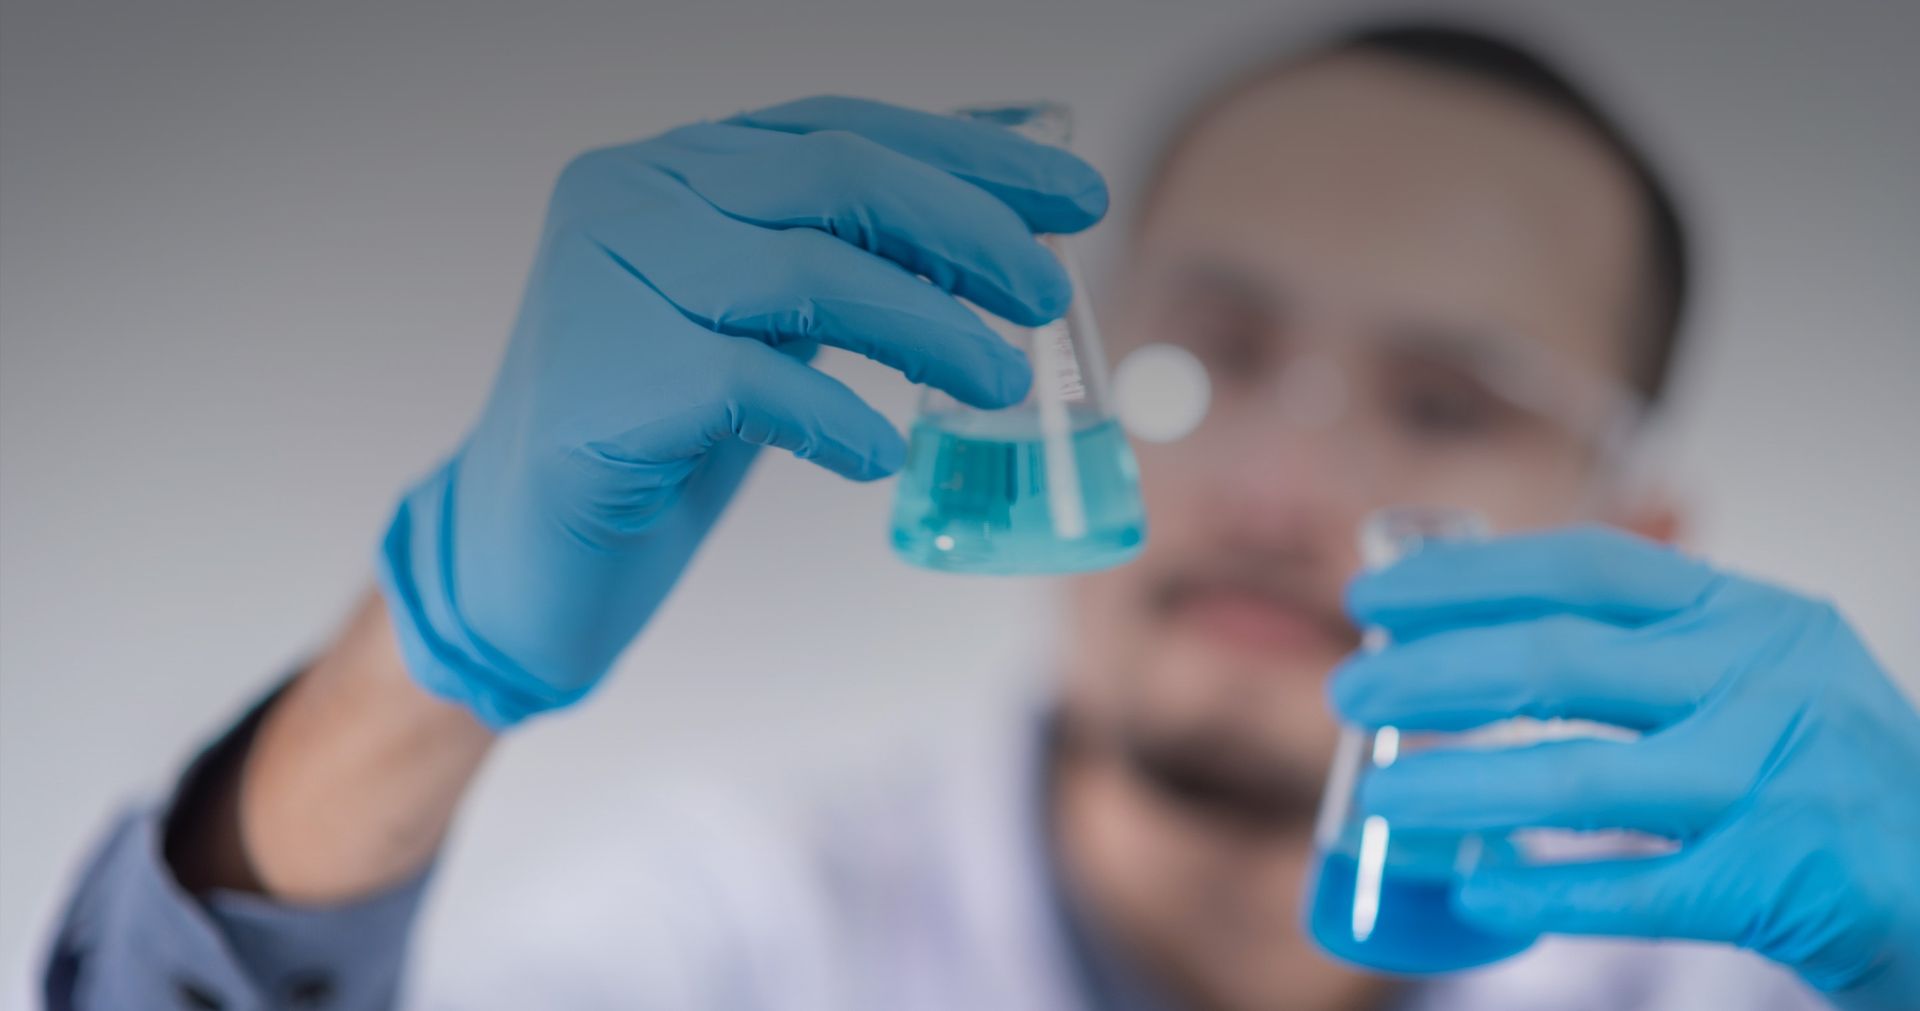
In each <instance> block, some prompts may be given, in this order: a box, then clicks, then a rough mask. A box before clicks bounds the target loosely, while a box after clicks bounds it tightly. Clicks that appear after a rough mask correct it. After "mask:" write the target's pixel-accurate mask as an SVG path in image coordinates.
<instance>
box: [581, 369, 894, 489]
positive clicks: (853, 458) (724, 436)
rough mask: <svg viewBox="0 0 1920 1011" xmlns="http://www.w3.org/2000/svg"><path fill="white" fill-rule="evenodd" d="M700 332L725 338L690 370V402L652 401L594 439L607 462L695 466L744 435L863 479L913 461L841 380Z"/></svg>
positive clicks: (685, 395)
mask: <svg viewBox="0 0 1920 1011" xmlns="http://www.w3.org/2000/svg"><path fill="white" fill-rule="evenodd" d="M695 339H699V340H712V341H713V342H715V343H716V344H717V345H718V348H717V349H716V350H715V351H714V352H713V353H712V355H711V360H710V367H704V368H703V369H702V371H701V374H700V375H699V376H697V377H688V379H687V380H686V382H687V383H688V385H689V387H690V388H688V389H684V390H682V391H681V398H680V399H681V403H682V405H683V406H682V408H681V409H678V410H673V411H669V412H664V413H663V412H662V411H661V409H660V407H659V406H658V405H647V406H646V407H645V409H644V412H643V414H642V415H641V416H640V417H638V418H637V419H636V424H634V426H633V427H632V428H630V429H628V430H626V431H624V432H621V433H619V434H617V435H613V436H608V437H603V438H600V439H598V440H596V441H595V443H594V444H593V446H592V447H591V449H592V451H593V452H595V453H596V454H598V455H599V456H600V457H601V458H602V462H603V463H607V464H611V465H621V464H630V465H632V466H635V467H637V468H643V469H646V470H648V471H658V470H659V469H660V468H661V467H662V466H663V465H666V464H664V463H663V460H666V461H678V465H680V466H683V467H689V468H690V467H693V466H697V465H698V463H697V461H698V460H699V459H700V458H701V457H702V454H703V453H704V451H705V450H708V449H711V448H712V447H715V446H717V445H720V444H722V443H725V442H728V441H731V440H733V439H736V438H737V439H739V440H742V441H744V442H748V443H753V444H755V445H760V446H775V447H778V448H780V449H784V450H787V451H788V452H790V453H792V454H793V455H795V456H797V457H800V458H801V459H803V460H811V461H813V462H815V463H817V464H819V465H821V466H822V467H825V468H827V469H828V470H831V471H833V472H834V473H836V474H840V475H842V476H844V477H849V478H852V479H854V480H856V481H869V480H872V479H874V478H879V477H885V476H886V475H888V474H891V473H893V472H894V471H896V470H899V469H900V465H901V463H902V462H904V461H905V459H906V443H905V441H904V440H902V439H901V438H900V433H899V432H897V431H895V430H894V428H893V425H892V424H890V423H889V422H888V421H887V419H886V418H885V417H883V416H882V415H881V414H880V413H879V412H878V411H875V410H874V409H873V408H872V407H869V406H868V405H867V403H866V402H865V401H863V400H861V399H860V397H859V396H858V395H857V394H855V393H854V392H853V391H852V390H850V389H848V388H847V387H846V385H845V384H843V383H841V382H840V381H839V380H837V379H835V378H833V377H832V376H829V375H827V374H826V373H824V372H821V371H820V370H818V369H816V368H814V367H812V366H811V365H807V364H805V363H803V362H797V361H795V360H793V358H792V357H791V356H788V355H785V354H782V353H781V352H780V351H779V350H777V349H775V348H772V347H769V346H767V345H766V344H763V343H761V342H759V341H756V340H752V339H750V338H744V337H722V336H717V335H705V334H700V335H696V337H695ZM743 466H744V465H743Z"/></svg>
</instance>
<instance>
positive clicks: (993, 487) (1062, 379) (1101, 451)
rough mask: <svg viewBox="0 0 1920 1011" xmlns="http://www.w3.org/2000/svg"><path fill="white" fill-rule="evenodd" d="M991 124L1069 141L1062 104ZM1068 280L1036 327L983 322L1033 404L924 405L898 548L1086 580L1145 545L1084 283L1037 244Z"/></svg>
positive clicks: (1005, 114) (991, 116)
mask: <svg viewBox="0 0 1920 1011" xmlns="http://www.w3.org/2000/svg"><path fill="white" fill-rule="evenodd" d="M955 115H960V116H967V117H971V118H975V119H981V120H986V121H989V122H993V123H997V124H999V125H1001V126H1005V127H1007V128H1008V129H1011V130H1015V131H1017V132H1019V133H1021V134H1023V135H1025V136H1027V137H1029V138H1030V139H1033V140H1036V141H1039V142H1041V143H1046V144H1055V145H1058V146H1065V145H1066V143H1067V139H1068V134H1069V130H1070V128H1069V119H1068V114H1067V109H1066V107H1065V106H1063V105H1059V104H1057V103H1044V102H1043V103H1033V104H1024V105H1014V106H979V107H973V108H967V109H962V110H959V111H958V112H956V113H955ZM1040 241H1041V242H1043V243H1045V244H1046V246H1047V247H1048V249H1050V250H1051V251H1052V252H1053V254H1054V255H1055V256H1056V257H1058V258H1059V260H1060V262H1061V264H1062V265H1063V266H1064V267H1065V268H1066V270H1067V276H1068V278H1069V279H1070V280H1071V281H1072V282H1073V291H1074V295H1073V304H1072V306H1071V307H1070V308H1069V309H1068V310H1067V313H1066V315H1065V316H1063V317H1062V318H1060V319H1058V320H1055V321H1054V322H1052V323H1049V324H1047V325H1046V326H1043V327H1038V328H1027V327H1019V326H1014V325H1013V324H1010V323H1007V322H1006V321H1005V320H1001V319H998V318H996V317H993V316H990V315H986V314H984V313H983V314H982V315H983V316H984V317H985V319H986V321H987V323H988V325H990V326H992V327H993V328H994V329H995V330H996V331H998V332H999V333H1000V334H1001V336H1003V337H1005V338H1006V339H1007V341H1008V342H1009V343H1011V344H1013V345H1014V346H1015V347H1017V348H1020V349H1021V350H1023V351H1025V352H1027V354H1028V356H1029V358H1030V359H1031V361H1032V363H1033V387H1032V389H1031V390H1030V391H1029V392H1028V394H1027V397H1026V399H1025V400H1024V401H1022V402H1021V403H1019V404H1016V405H1014V406H1012V407H1007V408H1003V409H1000V410H992V411H988V410H981V409H980V408H976V407H969V406H967V405H965V404H962V403H960V402H959V401H956V400H954V399H953V398H952V397H949V396H946V395H945V394H943V393H940V392H939V391H937V390H933V389H929V390H927V391H926V392H925V393H924V394H923V395H922V397H921V401H920V413H919V417H918V418H917V419H916V420H915V421H914V425H913V431H912V432H911V434H910V436H909V440H908V448H907V464H906V467H905V469H904V470H903V471H902V472H901V474H900V479H899V486H898V491H897V494H896V497H895V499H894V507H893V547H894V551H895V552H897V553H898V554H899V555H900V556H901V557H902V558H904V559H906V560H907V561H909V562H912V563H913V564H915V565H920V566H924V567H926V568H930V569H939V570H942V571H946V572H977V573H992V574H1001V575H1008V574H1039V573H1062V572H1083V571H1087V570H1091V569H1101V568H1106V567H1108V566H1111V565H1117V564H1119V563H1120V562H1123V561H1126V560H1127V559H1129V558H1131V557H1133V556H1134V555H1135V554H1136V553H1138V552H1139V550H1140V546H1141V545H1142V544H1143V543H1144V542H1145V541H1146V515H1145V512H1144V510H1143V509H1142V507H1141V504H1140V488H1139V479H1138V474H1137V470H1136V466H1135V464H1134V459H1133V450H1132V449H1131V448H1130V447H1129V446H1128V445H1127V438H1126V435H1125V433H1124V432H1123V431H1122V430H1121V428H1120V425H1119V422H1118V421H1117V420H1116V419H1115V418H1114V416H1113V413H1112V411H1111V403H1110V400H1109V393H1108V385H1107V362H1106V355H1105V353H1104V351H1103V350H1102V348H1101V345H1100V334H1099V331H1098V330H1097V329H1096V328H1095V325H1094V321H1093V313H1092V310H1091V309H1090V308H1089V306H1088V304H1087V303H1088V299H1087V297H1086V287H1085V285H1084V284H1083V283H1082V280H1081V276H1080V272H1079V268H1078V265H1077V264H1076V263H1075V262H1074V259H1073V256H1072V254H1071V252H1070V251H1069V249H1068V246H1067V243H1066V242H1065V241H1064V239H1063V238H1062V237H1061V236H1058V235H1047V236H1042V237H1041V240H1040Z"/></svg>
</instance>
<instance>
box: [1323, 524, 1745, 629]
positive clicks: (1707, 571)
mask: <svg viewBox="0 0 1920 1011" xmlns="http://www.w3.org/2000/svg"><path fill="white" fill-rule="evenodd" d="M1718 578H1719V577H1718V576H1717V574H1716V573H1715V572H1714V570H1713V569H1712V568H1710V567H1708V566H1707V565H1705V564H1702V563H1701V562H1698V561H1695V560H1694V559H1691V558H1688V557H1686V556H1684V555H1681V554H1679V553H1678V552H1676V551H1673V550H1672V549H1670V548H1667V547H1664V546H1662V545H1659V544H1656V543H1654V542H1652V541H1648V540H1644V539H1642V538H1639V537H1634V536H1632V535H1630V534H1625V533H1621V532H1619V531H1614V530H1608V529H1604V528H1601V527H1582V528H1577V529H1573V530H1561V531H1554V532H1550V533H1538V534H1522V535H1517V536H1512V537H1502V538H1498V539H1496V540H1492V541H1487V542H1484V543H1477V544H1436V545H1432V546H1430V547H1427V548H1425V549H1423V550H1421V551H1420V552H1418V553H1416V554H1414V555H1411V556H1409V557H1407V558H1404V559H1402V560H1400V561H1399V562H1396V563H1395V564H1393V565H1391V566H1388V567H1387V568H1385V569H1382V570H1380V571H1378V572H1372V573H1366V574H1363V575H1361V576H1359V577H1358V578H1356V579H1355V580H1354V581H1353V582H1352V583H1351V584H1350V585H1349V586H1348V588H1347V607H1348V609H1349V611H1350V612H1351V613H1352V614H1353V616H1354V619H1355V620H1356V621H1357V622H1359V623H1360V624H1362V625H1371V626H1379V627H1382V628H1385V629H1387V630H1388V631H1389V632H1390V633H1392V634H1393V635H1394V636H1395V637H1396V638H1407V637H1412V636H1418V635H1423V634H1427V633H1431V632H1433V631H1437V630H1439V629H1441V628H1448V627H1455V626H1460V625H1477V624H1490V623H1494V622H1500V621H1511V620H1515V619H1518V618H1527V617H1535V616H1539V615H1542V614H1551V613H1555V612H1562V611H1568V612H1573V613H1576V614H1582V615H1585V616H1587V617H1590V618H1594V619H1596V620H1601V621H1612V622H1617V623H1621V624H1627V625H1638V624H1644V623H1646V622H1649V621H1655V620H1658V619H1660V618H1664V617H1666V616H1668V615H1670V614H1673V613H1675V612H1677V611H1679V610H1681V609H1683V608H1686V607H1688V606H1689V605H1691V604H1693V603H1695V602H1696V601H1699V600H1700V599H1702V598H1703V597H1704V596H1705V595H1706V593H1707V592H1708V591H1709V590H1710V589H1712V587H1713V586H1714V585H1715V582H1716V581H1717V579H1718Z"/></svg>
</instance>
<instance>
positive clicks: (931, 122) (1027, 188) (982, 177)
mask: <svg viewBox="0 0 1920 1011" xmlns="http://www.w3.org/2000/svg"><path fill="white" fill-rule="evenodd" d="M730 122H734V123H740V124H743V125H747V126H755V127H759V128H761V129H764V130H779V131H782V132H786V133H813V132H815V131H820V130H844V131H847V132H849V133H856V134H859V135H860V136H862V137H865V138H867V139H868V140H871V141H873V142H875V143H877V144H884V145H886V146H887V147H889V148H892V149H893V150H895V151H898V152H899V153H901V154H903V155H906V156H907V157H909V158H913V159H915V160H917V161H922V162H925V163H926V164H928V165H931V166H933V167H934V168H937V169H939V170H941V171H942V172H947V173H950V174H952V175H955V176H958V177H959V178H961V179H964V180H966V181H967V182H969V183H972V184H973V185H975V186H978V187H979V188H981V189H983V190H985V191H987V192H988V193H991V194H993V195H994V196H995V197H996V198H998V199H999V200H1000V201H1001V202H1002V203H1004V204H1006V205H1007V206H1008V207H1011V208H1013V210H1014V212H1015V213H1017V214H1019V215H1020V217H1021V218H1022V219H1023V220H1024V221H1025V222H1026V223H1027V227H1029V228H1031V229H1032V230H1033V231H1036V232H1062V233H1065V232H1077V231H1080V230H1081V229H1084V228H1087V227H1088V226H1090V225H1092V224H1093V223H1094V222H1096V221H1098V220H1100V218H1101V216H1102V215H1104V214H1106V212H1107V201H1108V197H1107V184H1106V180H1104V179H1102V178H1101V177H1100V173H1098V172H1096V171H1094V169H1093V166H1091V165H1088V164H1087V163H1086V162H1084V161H1081V160H1080V159H1079V158H1076V157H1074V156H1073V155H1072V154H1071V153H1069V152H1067V151H1065V150H1063V149H1061V148H1057V147H1052V146H1050V145H1046V144H1037V143H1034V142H1033V141H1030V140H1027V139H1026V138H1024V137H1021V136H1019V135H1018V134H1015V133H1013V132H1012V131H1010V130H1007V129H1004V128H1002V127H999V126H995V125H993V124H991V123H982V122H977V121H973V120H967V119H962V118H960V117H958V116H942V115H937V114H934V113H929V112H921V111H919V110H916V109H903V108H900V107H899V106H895V105H887V104H885V103H883V102H874V101H869V100H866V99H859V98H840V97H835V96H822V97H818V98H803V99H800V100H799V101H796V102H787V103H785V104H783V105H776V106H773V107H772V108H768V109H760V110H758V111H755V112H744V113H741V114H740V115H738V116H735V117H733V119H732V120H731V121H730Z"/></svg>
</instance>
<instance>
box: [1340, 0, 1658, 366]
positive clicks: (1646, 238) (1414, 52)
mask: <svg viewBox="0 0 1920 1011" xmlns="http://www.w3.org/2000/svg"><path fill="white" fill-rule="evenodd" d="M1321 52H1323V53H1328V54H1333V53H1367V54H1376V55H1380V56H1387V57H1392V58H1394V59H1400V60H1405V61H1408V62H1410V63H1416V64H1419V65H1421V66H1425V67H1433V68H1436V69H1440V70H1446V71H1450V72H1453V73H1458V74H1464V75H1466V76H1468V77H1472V78H1474V79H1475V80H1479V81H1484V82H1486V83H1489V84H1495V85H1498V86H1500V87H1503V88H1507V89H1508V90H1511V91H1513V92H1516V93H1518V94H1520V95H1523V96H1525V97H1527V98H1530V99H1532V100H1534V101H1536V102H1539V103H1541V104H1543V105H1545V106H1546V107H1548V108H1549V109H1551V110H1553V111H1554V112H1557V113H1559V114H1560V115H1562V116H1565V117H1566V118H1567V119H1569V120H1571V121H1572V122H1574V123H1576V124H1578V125H1579V126H1580V127H1582V128H1583V129H1585V130H1586V131H1587V132H1588V133H1590V134H1592V135H1593V137H1594V138H1595V139H1596V140H1598V141H1599V142H1600V144H1601V146H1602V147H1604V148H1606V149H1607V151H1608V152H1609V153H1611V154H1612V155H1613V156H1614V157H1615V158H1617V159H1618V160H1619V161H1620V163H1621V165H1622V166H1624V167H1625V168H1626V170H1627V174H1628V175H1629V177H1630V178H1631V180H1632V183H1633V187H1634V189H1635V190H1636V191H1637V192H1638V194H1639V197H1640V203H1641V207H1642V213H1643V215H1644V218H1643V224H1642V228H1641V234H1642V240H1641V241H1642V244H1643V249H1642V254H1641V255H1642V257H1643V267H1642V270H1643V278H1642V282H1641V283H1642V285H1643V289H1642V295H1641V298H1642V303H1641V308H1640V319H1639V320H1638V321H1637V326H1636V329H1637V330H1638V331H1639V341H1640V346H1639V347H1638V348H1636V349H1635V353H1634V354H1633V355H1632V356H1631V358H1630V364H1629V366H1628V378H1629V380H1630V381H1631V382H1632V383H1633V385H1634V387H1635V388H1636V389H1638V390H1639V391H1640V393H1641V394H1642V395H1644V396H1645V397H1646V398H1647V399H1648V400H1650V401H1652V400H1657V399H1659V397H1660V395H1661V393H1663V392H1664V391H1665V390H1666V387H1667V378H1668V375H1669V374H1670V373H1671V371H1672V368H1673V359H1674V356H1675V352H1676V351H1677V349H1678V347H1679V344H1680V336H1681V332H1682V330H1681V325H1682V322H1683V317H1684V316H1685V311H1686V305H1687V294H1688V285H1689V282H1690V280H1691V272H1692V262H1691V250H1690V248H1689V244H1688V237H1687V227H1686V223H1685V221H1684V220H1683V219H1682V218H1681V216H1680V208H1679V204H1678V202H1677V201H1676V200H1675V199H1674V195H1673V190H1672V188H1671V187H1670V186H1669V185H1668V184H1667V181H1666V179H1665V178H1664V177H1663V176H1662V175H1661V174H1660V172H1659V171H1658V170H1657V169H1656V168H1655V167H1654V164H1653V161H1652V159H1651V158H1650V157H1649V156H1648V154H1647V151H1646V148H1645V147H1643V146H1642V145H1641V144H1640V143H1639V142H1638V141H1637V140H1636V139H1635V138H1634V137H1633V136H1632V135H1631V134H1629V133H1628V132H1627V130H1626V128H1625V127H1623V126H1621V124H1620V121H1619V120H1618V119H1617V118H1616V117H1614V116H1613V115H1611V114H1609V113H1608V112H1607V110H1605V109H1604V108H1602V107H1601V106H1600V104H1599V102H1598V101H1597V100H1595V99H1594V98H1593V96H1592V95H1591V94H1590V93H1589V92H1588V91H1587V90H1586V89H1584V88H1582V87H1580V86H1579V85H1578V84H1575V83H1574V81H1573V78H1572V77H1571V76H1570V75H1568V74H1567V72H1566V71H1565V70H1563V69H1561V67H1559V66H1558V65H1557V64H1556V63H1554V62H1553V61H1552V60H1551V59H1549V58H1548V57H1547V56H1545V55H1544V54H1542V53H1541V52H1540V50H1539V49H1537V48H1536V47H1533V46H1531V45H1528V44H1525V43H1522V42H1519V41H1516V40H1515V39H1513V38H1511V37H1507V36H1503V35H1499V34H1496V33H1494V32H1491V31H1488V30H1486V29H1482V28H1468V27H1464V26H1461V25H1458V24H1446V23H1439V22H1408V21H1395V22H1383V23H1379V24H1373V25H1366V26H1363V27H1360V28H1358V29H1354V30H1351V31H1349V32H1348V33H1346V34H1344V35H1341V36H1339V37H1338V38H1336V39H1334V40H1333V41H1332V42H1331V43H1328V44H1327V45H1326V46H1325V47H1324V48H1323V49H1322V50H1321Z"/></svg>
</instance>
